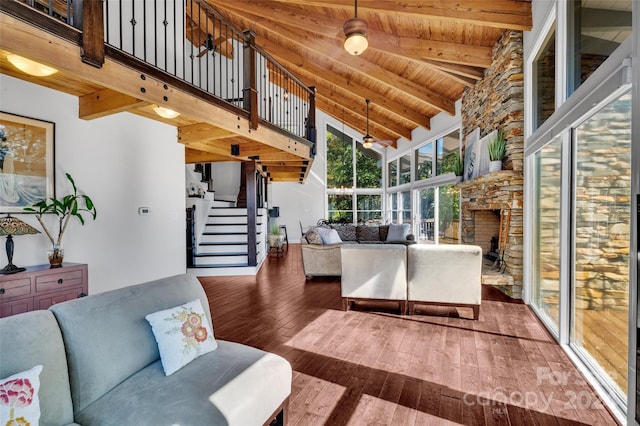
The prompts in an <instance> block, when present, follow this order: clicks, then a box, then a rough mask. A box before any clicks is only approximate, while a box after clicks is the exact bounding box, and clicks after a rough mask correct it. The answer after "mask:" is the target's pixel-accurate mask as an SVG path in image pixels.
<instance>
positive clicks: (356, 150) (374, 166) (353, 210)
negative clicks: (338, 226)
mask: <svg viewBox="0 0 640 426" xmlns="http://www.w3.org/2000/svg"><path fill="white" fill-rule="evenodd" d="M382 193H383V191H382V155H381V154H380V153H379V152H377V151H375V150H372V149H365V148H363V147H362V145H361V144H360V143H358V142H356V141H355V140H354V139H353V138H351V137H349V136H347V135H345V134H344V133H342V132H340V131H339V130H337V129H335V128H333V127H331V126H327V205H328V218H329V219H330V220H332V221H338V222H348V223H354V222H367V221H374V222H380V221H381V219H382Z"/></svg>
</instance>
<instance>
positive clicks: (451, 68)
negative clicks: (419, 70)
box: [423, 59, 484, 83]
mask: <svg viewBox="0 0 640 426" xmlns="http://www.w3.org/2000/svg"><path fill="white" fill-rule="evenodd" d="M423 62H424V63H426V64H429V65H432V66H433V67H435V68H440V69H442V70H443V71H446V72H448V73H449V74H451V75H452V77H454V76H455V75H456V74H457V75H459V76H462V77H466V78H468V79H470V80H469V81H470V82H471V83H476V82H477V81H480V80H482V78H483V77H484V70H483V69H482V68H476V67H468V66H465V65H452V64H449V65H448V66H447V67H446V68H441V65H442V63H441V62H438V61H431V60H428V59H423ZM454 78H455V77H454ZM461 81H466V80H461Z"/></svg>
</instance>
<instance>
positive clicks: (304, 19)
mask: <svg viewBox="0 0 640 426" xmlns="http://www.w3.org/2000/svg"><path fill="white" fill-rule="evenodd" d="M206 1H207V2H208V3H209V4H210V5H211V6H213V7H214V8H215V9H216V10H217V11H218V12H219V13H220V14H222V15H223V16H224V17H225V18H226V19H227V20H229V21H231V22H232V23H233V24H234V25H235V26H236V27H238V28H240V29H242V30H246V29H251V30H253V31H254V32H255V33H256V43H257V44H259V45H260V46H262V47H263V48H264V49H265V50H266V51H267V52H269V53H270V54H271V55H272V56H274V57H275V58H276V59H277V60H278V61H280V62H281V63H282V64H283V65H284V66H285V67H286V68H288V69H289V71H291V72H292V73H293V74H295V75H296V76H297V77H298V78H299V79H300V80H301V81H303V82H304V83H305V84H307V85H309V86H315V87H316V89H317V93H316V105H317V107H318V108H319V109H321V110H323V111H324V112H326V113H327V114H329V115H331V116H333V117H335V118H336V119H338V120H340V121H343V122H344V123H345V124H346V125H348V126H350V127H351V128H353V129H355V130H357V131H359V132H360V133H362V134H365V133H366V101H365V100H366V99H370V100H371V104H370V109H369V133H370V134H371V135H372V136H373V137H374V138H376V139H377V141H378V143H379V144H381V145H391V146H395V145H396V141H397V140H398V139H399V138H401V137H405V138H410V135H411V131H412V130H413V129H415V128H416V127H419V126H421V127H424V128H427V129H428V128H429V127H430V119H431V118H432V117H433V116H435V115H436V114H438V113H441V112H445V113H447V114H452V115H453V114H454V113H455V106H454V104H455V101H456V100H458V99H460V97H461V96H462V93H463V91H464V89H465V88H466V87H468V86H471V85H473V84H475V82H476V81H478V80H480V79H481V78H482V77H483V72H484V69H485V68H487V67H488V66H489V65H490V63H491V50H492V47H493V46H494V44H495V43H496V41H498V40H499V38H500V36H501V35H502V34H503V33H504V31H505V30H529V29H530V28H531V24H532V17H531V3H530V2H529V1H527V0H524V1H522V0H459V1H455V2H453V1H450V0H412V1H392V0H360V1H359V2H358V8H357V13H358V17H359V18H363V19H364V20H366V21H367V23H368V26H369V28H368V31H367V35H368V41H369V47H368V49H367V50H366V51H364V52H363V53H362V54H361V55H359V56H352V55H350V54H349V53H347V52H346V51H345V50H344V48H343V43H344V38H345V36H344V32H343V24H344V22H345V21H346V20H348V19H350V18H353V17H354V13H355V10H354V1H353V0H324V1H314V0H243V1H229V0H206Z"/></svg>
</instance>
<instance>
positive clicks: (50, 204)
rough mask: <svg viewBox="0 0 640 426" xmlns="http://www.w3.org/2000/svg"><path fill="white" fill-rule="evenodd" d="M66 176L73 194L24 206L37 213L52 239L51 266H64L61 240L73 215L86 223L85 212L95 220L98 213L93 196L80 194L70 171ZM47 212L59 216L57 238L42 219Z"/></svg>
mask: <svg viewBox="0 0 640 426" xmlns="http://www.w3.org/2000/svg"><path fill="white" fill-rule="evenodd" d="M65 176H66V177H67V180H68V181H69V182H71V186H72V187H73V193H72V194H69V195H65V196H64V197H63V198H61V199H57V198H53V197H52V198H49V199H46V200H41V201H40V202H38V203H35V204H33V205H32V206H31V207H25V208H24V210H25V211H27V212H33V213H36V219H38V222H40V226H42V229H43V230H44V232H45V234H46V235H47V237H49V241H51V245H52V247H51V250H48V251H47V255H48V257H49V263H50V264H51V267H59V266H62V259H63V257H64V250H63V249H62V246H61V242H62V236H63V235H64V232H65V231H66V230H67V226H68V225H69V219H71V217H72V216H73V217H76V218H78V220H79V221H80V223H81V224H82V225H84V216H83V213H88V214H89V215H90V216H91V217H92V218H93V220H95V219H96V213H97V212H96V207H95V206H94V204H93V201H92V200H91V198H90V197H89V196H88V195H85V194H78V189H77V188H76V183H75V182H74V180H73V178H72V177H71V175H70V174H69V173H65ZM45 213H53V214H55V215H56V216H58V233H57V237H56V238H54V234H53V233H52V232H51V231H49V229H48V228H47V226H46V225H45V224H44V221H43V220H42V215H43V214H45Z"/></svg>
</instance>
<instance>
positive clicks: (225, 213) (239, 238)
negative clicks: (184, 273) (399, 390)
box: [189, 201, 267, 276]
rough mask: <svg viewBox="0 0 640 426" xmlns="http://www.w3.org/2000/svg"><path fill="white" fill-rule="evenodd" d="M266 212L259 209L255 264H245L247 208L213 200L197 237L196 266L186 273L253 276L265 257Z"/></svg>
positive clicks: (246, 262)
mask: <svg viewBox="0 0 640 426" xmlns="http://www.w3.org/2000/svg"><path fill="white" fill-rule="evenodd" d="M266 235H267V212H266V209H258V214H257V232H256V253H257V260H258V262H257V265H256V266H249V263H248V240H249V238H248V234H247V209H246V208H241V207H234V206H233V203H232V202H227V201H214V202H213V206H212V207H211V209H210V211H209V214H208V215H207V222H206V223H205V225H204V231H203V232H202V233H201V234H200V235H197V236H196V250H195V255H194V257H195V265H194V268H190V270H189V272H190V273H193V274H195V275H196V276H218V275H253V274H255V273H257V271H258V269H260V266H261V264H262V261H263V260H264V258H265V256H266V247H267V244H266Z"/></svg>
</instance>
